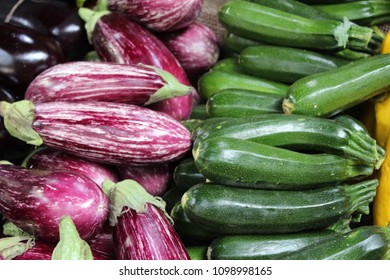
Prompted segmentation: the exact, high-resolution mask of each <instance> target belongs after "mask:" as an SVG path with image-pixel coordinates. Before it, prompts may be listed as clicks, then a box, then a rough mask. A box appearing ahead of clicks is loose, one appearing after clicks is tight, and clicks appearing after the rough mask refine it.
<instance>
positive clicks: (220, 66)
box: [211, 57, 245, 74]
mask: <svg viewBox="0 0 390 280" xmlns="http://www.w3.org/2000/svg"><path fill="white" fill-rule="evenodd" d="M211 71H224V72H229V73H241V74H245V73H244V72H243V71H242V69H241V67H240V66H239V65H238V61H237V58H233V57H229V58H224V59H221V60H220V61H218V62H217V63H216V64H214V66H213V67H212V68H211Z"/></svg>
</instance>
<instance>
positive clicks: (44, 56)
mask: <svg viewBox="0 0 390 280" xmlns="http://www.w3.org/2000/svg"><path fill="white" fill-rule="evenodd" d="M0 38H1V41H0V84H2V85H3V86H4V87H6V88H9V89H12V91H13V92H14V94H15V95H16V96H17V97H18V99H23V97H24V93H25V91H26V89H27V87H28V85H29V84H30V82H31V81H32V80H33V79H34V78H35V77H36V76H38V74H40V73H41V72H43V71H44V70H46V69H48V68H49V67H51V66H54V65H56V64H58V63H62V62H65V61H66V57H65V55H64V52H63V50H62V48H61V45H60V43H59V42H58V41H57V40H55V39H54V38H52V37H49V36H46V35H42V34H40V33H37V32H36V31H34V30H29V29H25V28H22V27H16V26H13V25H11V24H6V23H2V24H0Z"/></svg>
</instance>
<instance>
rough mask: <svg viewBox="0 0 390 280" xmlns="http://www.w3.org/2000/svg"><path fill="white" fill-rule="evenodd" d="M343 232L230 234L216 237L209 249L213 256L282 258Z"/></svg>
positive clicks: (220, 257)
mask: <svg viewBox="0 0 390 280" xmlns="http://www.w3.org/2000/svg"><path fill="white" fill-rule="evenodd" d="M335 235H339V233H336V232H334V231H331V230H315V231H314V230H313V231H304V232H300V233H284V234H252V235H227V236H221V237H218V238H216V239H214V240H213V242H211V244H210V245H209V247H208V250H207V259H209V260H279V259H283V258H284V257H285V256H287V255H288V254H291V253H293V252H296V251H298V250H301V249H303V248H306V247H313V246H316V245H317V244H318V243H320V242H323V241H325V240H328V239H329V238H331V237H333V236H335Z"/></svg>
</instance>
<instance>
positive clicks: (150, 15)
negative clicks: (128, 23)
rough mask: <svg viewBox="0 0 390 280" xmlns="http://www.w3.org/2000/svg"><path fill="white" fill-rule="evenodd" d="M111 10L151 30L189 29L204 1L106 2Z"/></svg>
mask: <svg viewBox="0 0 390 280" xmlns="http://www.w3.org/2000/svg"><path fill="white" fill-rule="evenodd" d="M106 2H107V5H108V8H109V10H111V11H118V12H121V13H124V14H126V15H128V16H130V17H131V18H133V19H134V20H135V21H137V22H138V23H140V24H141V25H143V26H145V27H147V28H148V29H150V30H153V31H158V32H162V31H163V32H164V31H173V30H178V29H182V28H185V27H187V26H188V25H190V24H191V23H192V22H193V21H195V20H196V19H197V18H198V16H199V15H200V12H201V11H202V6H203V1H202V0H106Z"/></svg>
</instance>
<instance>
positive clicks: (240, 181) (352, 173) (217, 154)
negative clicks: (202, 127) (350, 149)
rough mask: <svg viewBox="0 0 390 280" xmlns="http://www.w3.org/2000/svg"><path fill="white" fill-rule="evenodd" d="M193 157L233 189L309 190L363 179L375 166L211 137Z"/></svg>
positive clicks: (207, 174) (212, 176)
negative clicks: (237, 187) (236, 187)
mask: <svg viewBox="0 0 390 280" xmlns="http://www.w3.org/2000/svg"><path fill="white" fill-rule="evenodd" d="M193 157H194V160H195V165H196V167H197V169H198V171H199V172H200V173H201V174H203V176H204V177H206V178H207V179H209V180H211V181H213V182H216V183H220V184H225V185H230V186H239V187H250V188H263V189H279V190H282V189H284V190H291V189H305V188H318V187H323V186H327V185H334V184H339V183H341V182H344V181H347V180H351V179H361V178H364V177H366V176H369V175H371V174H372V173H373V170H374V166H373V164H367V163H363V162H362V161H360V160H356V159H350V158H345V157H341V156H338V155H333V154H325V153H322V154H307V153H301V152H296V151H292V150H288V149H284V148H280V147H274V146H269V145H265V144H260V143H256V142H253V141H249V140H242V139H234V138H227V137H210V138H206V139H201V140H199V141H196V142H195V144H194V148H193Z"/></svg>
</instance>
